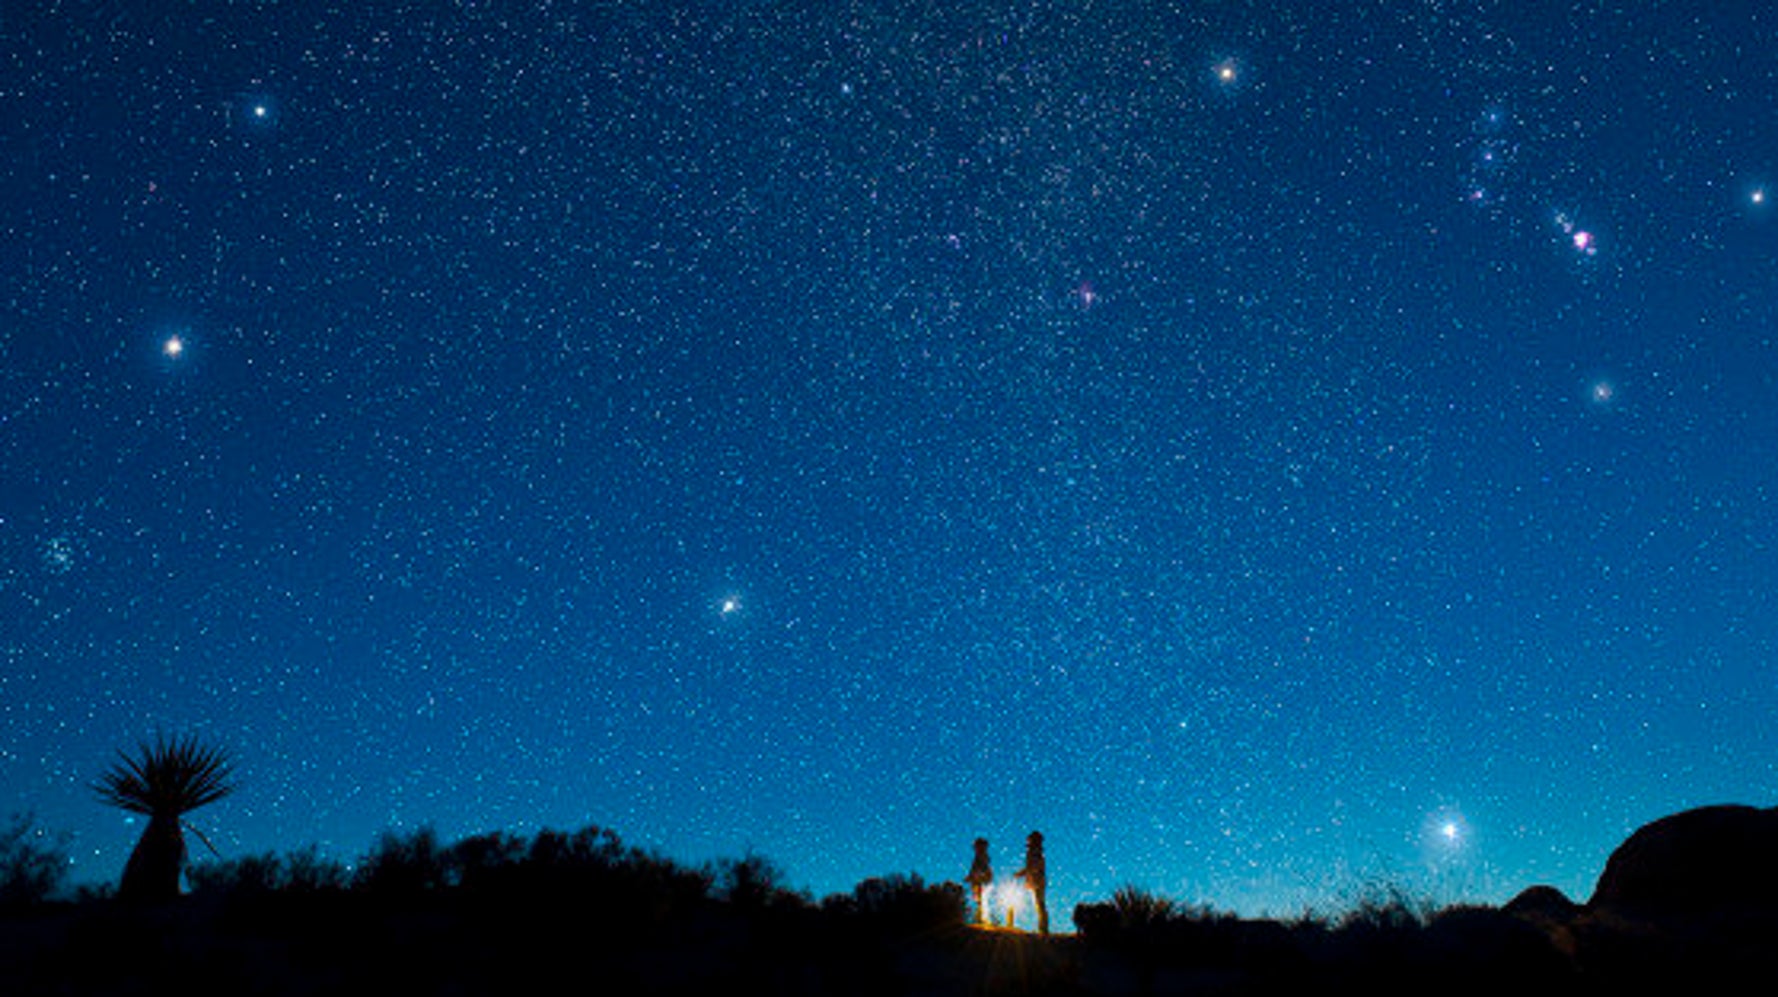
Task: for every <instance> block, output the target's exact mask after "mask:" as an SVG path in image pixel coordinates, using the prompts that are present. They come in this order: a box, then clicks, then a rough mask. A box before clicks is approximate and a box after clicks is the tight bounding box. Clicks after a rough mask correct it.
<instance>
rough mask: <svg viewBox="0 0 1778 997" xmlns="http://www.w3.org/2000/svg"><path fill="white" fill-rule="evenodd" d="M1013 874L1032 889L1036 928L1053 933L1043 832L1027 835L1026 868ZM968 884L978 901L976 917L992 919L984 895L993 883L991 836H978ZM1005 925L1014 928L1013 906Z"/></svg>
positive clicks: (972, 894) (1007, 915) (985, 921)
mask: <svg viewBox="0 0 1778 997" xmlns="http://www.w3.org/2000/svg"><path fill="white" fill-rule="evenodd" d="M1013 876H1014V877H1015V878H1016V879H1018V880H1019V881H1021V882H1023V883H1024V884H1025V887H1026V888H1027V889H1029V890H1030V891H1031V901H1032V905H1033V906H1034V907H1036V909H1037V931H1038V933H1039V934H1044V935H1047V934H1049V933H1050V911H1049V903H1048V901H1047V898H1046V897H1045V895H1044V894H1045V891H1046V889H1047V888H1048V886H1049V875H1048V873H1047V872H1046V871H1045V870H1044V864H1043V834H1042V832H1040V831H1032V832H1031V834H1030V835H1029V836H1028V837H1026V838H1025V867H1024V868H1023V869H1020V870H1019V871H1018V872H1016V873H1013ZM965 881H966V882H968V883H969V892H970V895H971V897H972V898H973V899H974V900H975V912H976V920H977V921H979V922H980V923H982V924H987V923H989V922H990V920H991V918H990V916H989V914H988V907H987V904H986V903H984V902H983V897H984V895H985V894H986V892H987V889H988V886H989V884H991V883H993V882H994V868H993V866H992V865H991V864H989V862H988V839H987V838H977V839H975V861H974V862H973V863H972V864H971V865H970V867H969V875H968V876H967V877H965ZM1006 926H1007V927H1009V928H1010V927H1012V907H1011V906H1010V905H1008V907H1007V909H1006Z"/></svg>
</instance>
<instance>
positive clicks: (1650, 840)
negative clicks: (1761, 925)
mask: <svg viewBox="0 0 1778 997" xmlns="http://www.w3.org/2000/svg"><path fill="white" fill-rule="evenodd" d="M1587 905H1588V906H1589V907H1592V908H1599V907H1613V908H1618V909H1623V910H1637V911H1644V912H1649V913H1666V914H1697V913H1702V912H1706V911H1747V910H1752V909H1756V908H1767V907H1770V908H1778V808H1771V809H1760V808H1758V807H1747V806H1733V805H1724V806H1712V807H1700V808H1698V809H1696V810H1687V811H1684V812H1682V813H1677V814H1673V815H1672V816H1669V817H1663V818H1661V819H1660V820H1657V821H1654V822H1653V823H1650V824H1645V825H1643V826H1642V827H1640V828H1638V829H1637V830H1636V832H1635V833H1633V834H1631V835H1630V836H1629V837H1628V838H1626V839H1625V840H1624V843H1623V844H1621V845H1619V846H1618V847H1617V850H1616V851H1614V852H1612V853H1611V858H1610V859H1608V860H1607V861H1606V863H1605V871H1604V872H1603V873H1601V874H1600V876H1599V882H1598V885H1597V886H1596V887H1595V888H1594V890H1593V896H1592V899H1591V900H1589V901H1588V902H1587Z"/></svg>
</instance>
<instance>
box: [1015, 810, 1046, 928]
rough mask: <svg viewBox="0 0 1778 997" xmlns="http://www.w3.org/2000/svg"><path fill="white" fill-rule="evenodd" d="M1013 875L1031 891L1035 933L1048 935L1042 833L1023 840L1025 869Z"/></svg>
mask: <svg viewBox="0 0 1778 997" xmlns="http://www.w3.org/2000/svg"><path fill="white" fill-rule="evenodd" d="M1015 875H1017V876H1018V878H1019V879H1020V880H1022V881H1024V883H1025V886H1026V887H1028V888H1029V889H1030V890H1031V902H1032V904H1033V905H1034V906H1036V908H1037V933H1038V934H1040V935H1047V934H1049V933H1050V909H1049V903H1048V901H1047V900H1046V898H1045V896H1044V891H1045V889H1046V888H1047V887H1048V886H1049V873H1048V872H1047V871H1046V870H1045V869H1044V866H1043V832H1041V831H1032V832H1031V834H1030V835H1029V836H1028V837H1026V838H1025V868H1023V869H1020V870H1019V871H1018V872H1017V873H1016V874H1015Z"/></svg>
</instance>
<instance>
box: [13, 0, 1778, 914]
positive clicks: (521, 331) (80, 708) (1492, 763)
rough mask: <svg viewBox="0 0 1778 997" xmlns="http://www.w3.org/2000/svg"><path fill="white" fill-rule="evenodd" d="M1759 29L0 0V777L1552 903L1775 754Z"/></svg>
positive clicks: (1078, 889) (1616, 17)
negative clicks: (978, 846) (149, 749)
mask: <svg viewBox="0 0 1778 997" xmlns="http://www.w3.org/2000/svg"><path fill="white" fill-rule="evenodd" d="M151 7H152V12H150V8H151ZM1775 32H1778V12H1775V11H1773V10H1772V9H1770V8H1767V7H1766V6H1765V5H1763V4H1757V3H1716V4H1682V3H1653V2H1650V3H1627V4H1609V3H1587V4H1573V5H1563V4H1555V3H1548V4H1546V3H1486V2H1484V3H1459V2H1454V0H1453V2H1439V0H1427V2H1420V3H1412V2H1405V0H1404V2H1394V3H1387V4H1384V3H1341V4H1330V3H1321V2H1307V0H1305V2H1300V3H1290V2H1280V3H1185V2H1176V3H1147V2H1136V0H1130V2H1117V3H1111V2H1086V0H1074V2H1065V0H1036V2H1009V3H975V2H959V3H944V4H914V3H893V2H888V0H879V2H867V0H849V2H808V3H709V4H702V3H684V4H672V3H655V2H643V0H607V2H599V3H591V2H589V3H578V4H576V3H555V4H549V3H536V4H532V3H525V4H520V3H482V2H476V3H470V2H460V3H455V4H447V3H444V2H438V3H405V4H384V3H375V2H372V3H365V4H323V3H308V2H292V3H281V4H270V3H266V4H248V3H229V4H224V3H193V4H185V3H180V4H171V3H168V4H154V5H149V4H146V3H106V4H99V3H93V4H85V3H61V4H57V3H22V2H21V3H8V4H6V5H5V6H4V7H3V8H0V147H3V149H4V156H3V157H0V247H3V249H0V348H3V349H4V358H3V362H0V813H5V812H12V811H31V812H32V813H34V814H35V815H36V818H37V820H38V822H39V824H41V825H43V826H45V827H47V828H49V829H51V830H60V831H66V832H68V833H69V834H70V835H71V836H72V837H71V843H70V851H71V853H72V855H73V856H74V858H75V864H76V868H75V879H76V881H96V880H109V879H112V878H113V877H115V876H116V875H117V874H118V872H119V871H120V870H121V868H122V864H123V861H124V859H125V857H126V856H127V854H128V851H129V849H130V847H131V846H132V845H133V843H134V841H135V837H136V835H137V834H138V833H139V831H140V825H139V824H132V823H131V822H130V821H129V819H128V815H126V814H123V813H121V812H118V811H113V810H109V809H107V808H106V807H104V806H103V805H102V804H100V803H99V802H98V801H97V800H96V798H95V797H94V794H93V793H92V790H91V788H90V787H91V784H92V782H93V781H94V780H95V779H96V778H97V776H98V775H99V774H100V773H101V772H102V771H103V770H104V769H105V768H106V767H107V766H108V765H109V764H110V762H111V761H112V759H113V758H114V752H115V750H116V749H118V748H128V747H132V746H134V745H135V744H137V743H138V742H141V741H143V740H145V739H152V738H153V737H154V736H155V734H156V732H166V733H168V734H184V733H196V734H199V735H201V736H202V737H203V738H205V739H206V740H208V741H210V742H212V743H215V744H218V745H220V746H222V747H224V748H226V749H228V750H229V751H230V752H232V753H233V755H234V756H235V758H236V760H237V770H238V776H239V779H238V782H239V789H238V791H237V793H236V794H235V795H234V796H232V797H230V798H228V799H227V800H224V801H222V802H220V803H218V804H215V805H214V806H212V807H209V808H207V809H205V810H202V811H199V812H198V813H196V814H195V815H193V821H194V823H195V824H196V825H197V826H198V827H200V828H201V829H202V830H203V831H204V832H205V833H206V834H207V835H208V836H209V837H210V839H211V840H212V841H213V842H214V843H215V844H216V847H217V848H218V849H219V850H220V851H221V852H222V853H223V854H224V855H225V856H240V855H243V854H249V853H257V852H263V851H267V850H276V851H293V850H296V849H298V848H301V847H304V846H306V845H310V844H315V845H319V846H320V847H321V848H322V850H323V851H324V852H325V853H327V854H330V855H334V856H336V857H338V858H340V859H342V860H351V859H354V858H356V857H357V856H359V855H362V854H364V853H365V852H366V851H367V850H369V848H370V846H371V845H372V844H373V842H374V841H375V839H376V836H377V835H378V834H379V833H380V832H382V831H385V830H394V831H401V832H405V831H410V830H413V829H415V828H418V827H420V826H423V825H427V824H430V825H432V826H434V827H435V828H436V829H437V830H438V832H439V833H440V834H441V835H442V836H445V837H447V838H455V837H460V836H463V835H467V834H471V833H477V832H481V831H488V830H495V829H499V830H507V831H511V832H514V833H520V834H528V833H533V832H535V831H536V830H538V829H540V828H543V827H555V828H566V829H572V828H579V827H582V826H585V825H587V824H597V825H600V826H603V827H608V828H611V829H613V830H615V831H617V832H618V833H619V834H620V835H621V836H622V837H623V839H624V840H625V841H626V842H627V843H629V844H633V845H637V846H641V847H645V848H651V849H658V850H659V851H661V852H663V853H664V854H666V855H668V856H670V857H673V858H676V859H679V860H682V861H685V862H687V863H699V862H704V861H708V860H711V859H715V858H719V857H740V856H743V855H745V854H747V853H748V852H750V851H751V852H754V853H757V854H760V855H763V856H765V857H767V858H769V859H771V860H772V861H773V862H774V863H775V864H777V865H778V866H779V867H780V868H781V869H782V870H783V871H784V873H785V874H786V880H787V883H788V885H791V886H795V887H799V888H805V889H808V890H809V891H811V893H813V894H814V895H815V896H823V895H826V894H828V893H832V892H839V891H844V890H849V889H850V888H851V887H852V886H853V885H854V884H856V883H857V882H858V881H860V880H862V879H865V878H867V877H870V876H875V875H882V874H886V873H893V872H916V873H919V874H920V875H921V876H922V877H924V878H925V879H927V880H928V881H937V880H946V879H950V880H960V879H961V878H962V876H963V875H964V873H965V872H966V871H967V869H968V865H969V859H970V842H971V840H972V839H973V838H975V837H976V836H978V835H981V836H985V837H987V838H989V839H990V841H991V842H992V845H993V852H992V854H993V857H994V859H995V862H996V868H997V870H999V871H1001V872H1003V873H1009V872H1011V871H1012V870H1013V869H1014V868H1016V867H1017V866H1018V864H1019V860H1020V859H1021V858H1022V849H1023V841H1024V838H1025V835H1026V834H1027V833H1028V832H1029V831H1030V830H1032V829H1041V830H1042V831H1043V832H1044V834H1045V836H1046V838H1047V841H1048V852H1049V863H1048V864H1049V870H1050V879H1051V898H1052V900H1051V902H1052V906H1053V907H1054V909H1056V910H1057V911H1058V916H1059V917H1062V918H1063V919H1064V923H1065V916H1066V912H1067V911H1069V910H1071V909H1072V907H1073V904H1074V903H1075V902H1076V901H1078V900H1084V899H1104V898H1106V897H1108V896H1109V895H1110V893H1111V891H1112V890H1114V889H1115V888H1117V887H1118V886H1121V885H1124V884H1126V883H1128V884H1135V885H1138V886H1141V887H1143V888H1145V889H1149V890H1151V891H1155V892H1159V893H1163V894H1166V895H1168V896H1171V897H1174V898H1176V899H1178V900H1181V901H1184V902H1190V903H1202V904H1210V905H1212V906H1215V907H1217V908H1219V909H1225V910H1233V911H1237V912H1241V913H1250V914H1259V913H1282V914H1290V913H1298V912H1301V911H1302V910H1303V909H1304V908H1305V907H1306V906H1309V905H1317V906H1320V905H1332V906H1338V905H1339V904H1340V903H1342V902H1343V901H1345V900H1348V899H1350V898H1351V897H1353V896H1354V895H1355V894H1356V893H1357V892H1360V891H1362V890H1363V889H1364V888H1366V886H1367V884H1370V885H1374V884H1378V883H1393V884H1398V885H1400V886H1402V887H1404V888H1406V889H1408V890H1410V891H1412V892H1416V893H1421V894H1426V895H1429V896H1432V897H1434V898H1436V899H1439V900H1458V899H1467V900H1475V901H1481V902H1489V903H1499V902H1504V901H1505V900H1506V899H1508V898H1510V897H1511V896H1512V895H1513V894H1514V893H1516V892H1518V890H1520V889H1522V888H1523V887H1526V886H1529V885H1532V884H1534V883H1550V884H1553V885H1555V886H1557V887H1559V888H1561V889H1563V890H1564V891H1566V892H1568V893H1569V894H1570V895H1572V896H1576V897H1577V898H1584V897H1585V896H1586V895H1587V894H1588V893H1590V892H1591V889H1592V885H1593V881H1594V879H1595V878H1596V877H1597V875H1598V873H1599V871H1600V869H1601V867H1602V865H1603V863H1604V860H1605V858H1606V856H1607V854H1608V853H1609V852H1610V850H1611V849H1612V848H1613V847H1614V846H1615V845H1616V844H1617V843H1618V842H1619V841H1621V840H1622V838H1623V837H1624V836H1625V835H1626V834H1627V833H1628V832H1629V831H1630V830H1632V829H1633V828H1635V827H1636V826H1638V825H1640V824H1642V823H1644V822H1646V821H1648V820H1651V819H1653V818H1655V817H1658V816H1661V815H1664V814H1666V813H1670V812H1672V811H1675V810H1678V809H1682V808H1684V807H1688V806H1693V805H1699V804H1705V803H1715V802H1730V801H1733V802H1744V803H1755V804H1761V805H1764V804H1769V803H1772V802H1774V796H1775V795H1778V726H1775V725H1774V724H1773V723H1772V718H1773V717H1774V716H1775V715H1778V674H1775V672H1774V664H1775V663H1778V659H1775V652H1778V597H1775V592H1778V293H1774V292H1775V291H1778V284H1775V281H1774V265H1775V263H1778V59H1774V58H1773V57H1772V55H1771V39H1772V37H1773V36H1774V33H1775ZM1767 184H1770V185H1771V186H1770V187H1767V186H1766V185H1767ZM192 847H193V848H194V850H195V854H197V855H199V856H207V854H208V853H207V852H204V851H203V849H202V846H201V845H199V844H197V843H196V842H195V840H194V841H193V845H192Z"/></svg>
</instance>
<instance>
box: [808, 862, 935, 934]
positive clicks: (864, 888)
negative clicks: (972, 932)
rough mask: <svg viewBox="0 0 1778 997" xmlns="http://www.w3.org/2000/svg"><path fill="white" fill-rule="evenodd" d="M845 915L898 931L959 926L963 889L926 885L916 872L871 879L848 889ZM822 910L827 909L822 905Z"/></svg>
mask: <svg viewBox="0 0 1778 997" xmlns="http://www.w3.org/2000/svg"><path fill="white" fill-rule="evenodd" d="M851 899H852V902H851V903H850V904H849V905H846V907H845V909H846V910H847V912H849V913H851V914H853V915H856V916H860V917H865V918H869V919H872V920H875V921H877V922H879V923H880V924H883V925H885V926H892V927H893V928H894V929H895V930H901V931H930V930H934V929H937V928H949V927H956V926H960V925H962V924H963V920H964V916H965V909H964V904H963V887H961V886H959V885H957V884H956V883H934V884H932V885H931V886H928V885H926V883H925V882H924V881H922V880H921V879H920V876H919V875H918V874H917V873H908V874H906V875H903V874H900V873H892V874H890V875H887V876H875V877H872V878H870V879H867V880H865V881H863V882H861V883H859V884H858V885H857V886H855V887H853V888H852V898H851ZM823 909H836V908H830V907H828V906H827V905H826V904H823Z"/></svg>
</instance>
